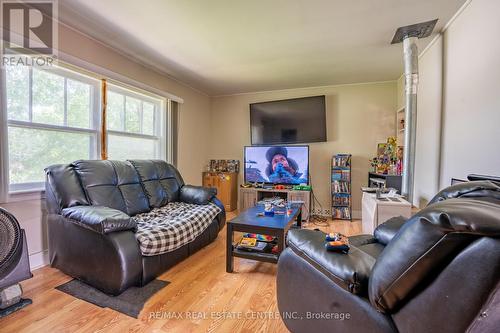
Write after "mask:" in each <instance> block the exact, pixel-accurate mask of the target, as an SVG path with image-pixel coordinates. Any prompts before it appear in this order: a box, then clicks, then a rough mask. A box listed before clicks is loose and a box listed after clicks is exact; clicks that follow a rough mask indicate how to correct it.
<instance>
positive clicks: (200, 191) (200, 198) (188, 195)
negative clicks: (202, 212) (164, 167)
mask: <svg viewBox="0 0 500 333" xmlns="http://www.w3.org/2000/svg"><path fill="white" fill-rule="evenodd" d="M216 194H217V190H216V189H215V188H208V187H202V186H193V185H184V186H183V187H181V190H180V194H179V200H180V201H182V202H186V203H190V204H196V205H206V204H208V203H209V202H210V201H211V200H212V199H213V198H214V197H215V195H216Z"/></svg>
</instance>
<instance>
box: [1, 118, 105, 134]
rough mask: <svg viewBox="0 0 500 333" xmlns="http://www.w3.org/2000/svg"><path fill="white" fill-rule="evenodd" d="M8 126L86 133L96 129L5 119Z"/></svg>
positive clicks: (91, 132) (94, 132)
mask: <svg viewBox="0 0 500 333" xmlns="http://www.w3.org/2000/svg"><path fill="white" fill-rule="evenodd" d="M7 124H8V126H14V127H23V128H32V129H39V130H47V131H57V132H69V133H88V134H96V133H97V129H91V128H82V127H71V126H61V125H51V124H43V123H31V122H29V121H23V120H7Z"/></svg>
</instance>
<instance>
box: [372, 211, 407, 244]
mask: <svg viewBox="0 0 500 333" xmlns="http://www.w3.org/2000/svg"><path fill="white" fill-rule="evenodd" d="M407 220H408V219H407V218H406V217H403V216H396V217H392V218H390V219H388V220H387V221H385V222H384V223H382V224H380V225H379V226H378V227H377V228H376V229H375V231H374V232H373V237H375V239H376V240H377V242H379V243H380V244H384V245H387V244H389V242H390V241H391V240H392V239H393V238H394V236H396V234H397V233H398V231H399V229H401V227H402V226H403V224H405V222H406V221H407Z"/></svg>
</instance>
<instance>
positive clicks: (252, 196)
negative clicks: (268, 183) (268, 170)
mask: <svg viewBox="0 0 500 333" xmlns="http://www.w3.org/2000/svg"><path fill="white" fill-rule="evenodd" d="M270 197H280V198H283V199H285V200H287V201H289V202H292V201H303V202H304V205H303V206H302V221H308V220H309V212H310V209H311V192H310V191H299V190H292V189H284V190H277V189H274V188H260V187H259V188H257V187H240V211H244V210H246V209H248V208H251V207H255V205H256V204H257V202H258V201H260V200H262V199H264V198H270Z"/></svg>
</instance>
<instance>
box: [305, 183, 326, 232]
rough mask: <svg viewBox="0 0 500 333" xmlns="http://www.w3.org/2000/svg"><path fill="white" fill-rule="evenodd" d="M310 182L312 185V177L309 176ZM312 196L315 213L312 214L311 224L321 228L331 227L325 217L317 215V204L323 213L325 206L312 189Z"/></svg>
mask: <svg viewBox="0 0 500 333" xmlns="http://www.w3.org/2000/svg"><path fill="white" fill-rule="evenodd" d="M309 180H310V182H311V184H312V179H311V175H309ZM311 195H312V212H313V214H311V219H310V220H311V222H312V223H313V224H314V225H317V226H319V227H328V226H329V223H328V219H327V218H326V217H324V216H321V215H319V214H317V213H315V212H316V203H318V206H319V208H320V211H323V206H322V205H321V202H319V200H318V198H317V197H316V195H315V194H314V190H313V189H311Z"/></svg>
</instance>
